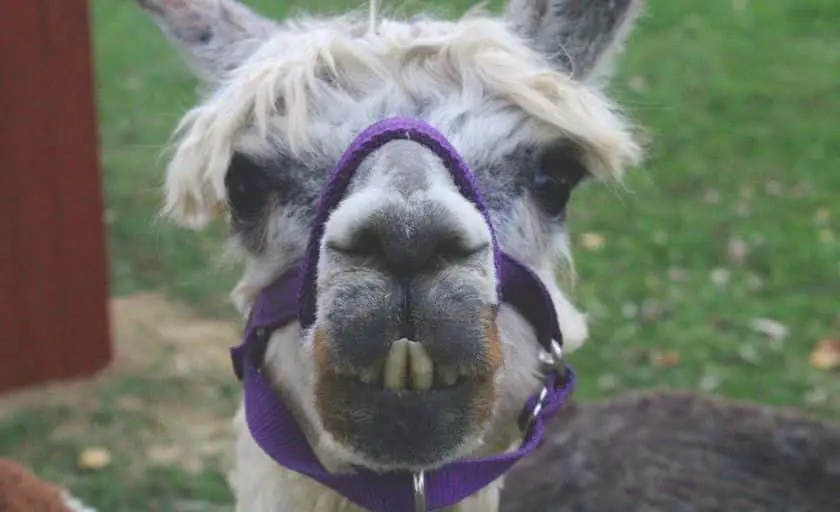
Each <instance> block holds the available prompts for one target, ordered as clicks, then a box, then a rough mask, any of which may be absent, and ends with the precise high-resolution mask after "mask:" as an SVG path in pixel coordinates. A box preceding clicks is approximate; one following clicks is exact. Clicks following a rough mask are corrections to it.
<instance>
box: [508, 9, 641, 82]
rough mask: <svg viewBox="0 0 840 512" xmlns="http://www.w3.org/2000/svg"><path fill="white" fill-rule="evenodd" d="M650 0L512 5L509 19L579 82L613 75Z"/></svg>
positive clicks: (524, 35) (518, 29)
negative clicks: (614, 64)
mask: <svg viewBox="0 0 840 512" xmlns="http://www.w3.org/2000/svg"><path fill="white" fill-rule="evenodd" d="M643 6H644V0H510V1H509V2H508V5H507V8H506V10H505V18H506V20H507V21H508V22H509V23H510V24H511V26H512V27H513V28H514V30H515V31H516V32H517V33H519V34H520V35H522V36H523V37H525V38H526V39H528V40H529V41H530V42H531V44H533V45H534V47H536V48H537V49H538V50H539V51H540V52H542V53H543V54H545V55H546V56H547V57H549V58H550V59H551V61H552V62H554V63H555V64H556V65H557V66H558V67H560V68H561V69H563V70H565V71H568V72H569V73H571V74H572V75H573V76H574V78H576V79H578V80H592V79H597V78H599V77H602V76H605V75H608V74H609V73H610V69H609V66H610V64H611V60H612V58H613V57H614V56H615V54H616V53H617V52H618V51H619V50H621V48H622V47H623V45H624V42H625V41H626V40H627V38H628V36H629V35H630V31H631V29H632V27H633V24H634V23H635V21H636V19H637V18H638V16H639V14H640V13H641V11H642V8H643Z"/></svg>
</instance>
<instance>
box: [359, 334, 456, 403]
mask: <svg viewBox="0 0 840 512" xmlns="http://www.w3.org/2000/svg"><path fill="white" fill-rule="evenodd" d="M345 376H346V377H350V378H353V379H355V380H357V381H358V382H360V383H362V384H365V385H367V386H371V387H376V388H381V389H384V390H387V391H391V392H395V393H406V392H417V393H423V392H429V391H443V390H453V389H455V388H458V387H461V386H463V385H464V384H466V383H467V382H468V380H469V379H470V375H468V374H466V373H462V372H460V371H459V369H458V368H456V367H452V366H446V365H441V364H437V365H436V364H435V363H434V361H433V360H432V358H431V356H430V355H429V353H428V351H427V350H426V349H425V348H424V347H423V345H422V344H421V343H419V342H417V341H413V340H409V339H406V338H401V339H398V340H396V341H394V342H393V343H392V344H391V348H390V350H389V351H388V354H387V355H386V356H385V358H384V359H383V360H382V361H380V362H379V363H377V364H375V365H372V366H370V367H367V368H365V369H363V370H362V371H360V372H353V373H351V374H349V375H345Z"/></svg>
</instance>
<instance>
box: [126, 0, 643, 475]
mask: <svg viewBox="0 0 840 512" xmlns="http://www.w3.org/2000/svg"><path fill="white" fill-rule="evenodd" d="M141 4H143V5H144V6H146V7H147V8H149V9H150V10H151V11H152V12H153V13H154V14H155V16H156V19H157V20H158V22H159V24H160V25H161V26H162V27H163V28H164V30H165V31H166V33H167V34H168V35H169V36H170V37H171V38H172V39H173V40H174V41H175V42H177V43H178V44H179V46H180V47H181V48H182V49H183V50H185V52H186V54H187V55H188V56H189V61H190V62H191V63H192V64H193V65H194V67H195V68H196V69H197V70H199V71H201V73H202V75H203V76H204V77H205V78H206V79H207V82H208V85H209V86H210V88H211V93H210V94H209V95H208V96H207V97H206V98H205V99H204V100H203V101H202V102H201V103H200V104H199V105H198V106H197V107H195V108H194V109H193V110H191V111H190V112H189V113H188V114H187V115H186V117H185V118H184V120H183V121H182V123H181V125H180V127H179V130H178V133H177V135H178V137H177V139H176V144H177V145H176V151H175V156H174V158H173V160H172V162H171V163H170V168H169V173H168V176H167V211H168V212H169V213H170V214H172V215H173V216H174V217H175V218H176V219H178V220H180V221H181V222H183V223H185V224H189V225H194V226H195V225H201V224H203V223H204V222H206V221H207V220H208V219H209V218H210V217H211V216H212V215H213V214H214V213H215V212H216V211H218V210H221V209H224V210H226V211H227V212H228V213H229V217H230V221H231V225H232V231H233V240H234V242H235V245H236V246H237V247H238V248H239V249H240V250H241V252H242V253H243V254H244V255H245V257H246V262H247V264H246V271H245V275H244V277H243V279H242V281H241V283H240V285H239V286H238V287H237V290H236V291H235V294H234V295H235V299H236V300H237V302H238V303H239V305H240V306H241V307H242V308H243V309H247V308H248V306H249V304H250V301H251V300H252V298H253V297H254V295H255V294H256V293H257V292H258V291H259V289H260V288H261V287H263V286H265V285H266V284H268V283H269V282H270V281H271V280H273V279H274V278H275V277H276V276H277V275H279V273H281V272H283V271H284V270H286V269H287V268H289V267H290V266H291V265H294V264H295V263H296V262H297V260H299V258H300V257H301V256H302V254H303V250H304V247H305V245H306V241H307V236H308V232H309V229H310V228H311V223H312V219H313V217H314V207H315V203H316V200H317V197H318V194H319V193H320V191H321V188H322V187H323V185H324V180H325V177H326V176H327V174H328V173H329V171H330V169H331V168H332V166H334V165H335V163H336V162H337V161H338V159H339V158H340V156H341V154H342V153H343V152H344V150H345V149H346V148H347V147H348V145H349V144H350V143H351V142H352V141H353V139H354V138H355V136H356V135H357V134H358V133H359V132H360V131H362V130H363V129H365V128H366V127H367V126H369V125H370V124H372V123H374V122H376V121H378V120H380V119H383V118H386V117H392V116H409V117H416V118H420V119H423V120H425V121H426V122H428V123H430V124H432V125H433V126H435V127H436V128H437V129H438V130H440V131H441V132H442V133H443V134H444V135H445V136H446V137H447V138H448V139H449V141H450V142H451V143H452V145H453V146H454V147H455V148H456V149H457V150H458V151H459V153H460V154H461V155H462V156H463V157H464V159H465V160H466V161H467V162H468V164H469V165H470V167H471V168H472V170H473V171H474V173H475V174H476V181H477V183H478V186H479V188H480V191H481V194H482V195H483V197H484V199H485V201H486V202H487V204H488V206H489V208H490V210H491V218H492V222H493V225H494V228H495V230H496V232H497V237H498V241H499V243H500V245H501V247H502V249H503V250H505V251H507V252H508V253H510V254H511V255H513V256H515V257H517V258H518V259H520V260H521V261H523V262H525V263H526V264H528V265H530V266H531V268H532V269H533V270H534V271H535V272H536V273H537V274H538V275H539V276H540V277H541V278H542V279H543V280H544V281H545V283H546V285H547V287H548V289H549V292H550V293H551V294H552V297H553V298H554V300H555V303H556V305H557V308H558V316H559V318H560V322H561V328H562V329H563V330H564V332H565V334H566V337H567V343H569V344H571V345H572V347H574V346H576V345H579V344H580V343H581V342H582V341H583V338H584V337H585V332H586V331H585V325H584V324H583V322H582V317H581V316H580V315H579V314H578V313H577V312H576V311H575V309H574V308H573V307H572V306H571V305H570V304H569V302H568V301H567V299H566V298H565V296H564V295H563V294H562V292H561V291H560V289H559V288H558V287H557V285H556V283H555V279H554V275H553V274H554V271H555V267H556V265H557V264H558V263H559V262H560V260H562V259H563V258H565V257H568V255H569V250H568V247H567V245H566V233H565V226H564V214H565V208H566V204H567V201H568V200H569V197H570V194H571V193H572V191H573V190H574V188H575V187H576V186H577V185H578V183H579V182H581V181H582V180H583V179H584V178H586V177H587V176H609V177H614V176H617V175H619V174H620V173H621V171H622V170H623V169H624V168H625V167H626V166H628V165H630V164H632V163H634V162H635V161H636V159H637V158H638V155H639V148H638V147H637V145H636V144H635V142H634V141H633V139H632V138H631V136H630V133H629V130H628V127H627V125H626V123H625V122H624V121H623V120H622V119H621V118H620V117H619V116H618V114H617V113H616V111H615V108H614V107H613V105H612V104H610V103H609V102H608V101H607V100H606V99H605V98H604V97H603V96H602V95H601V94H600V92H599V91H598V90H597V89H596V88H595V86H594V85H593V80H594V79H595V78H596V77H597V73H598V72H599V70H602V69H603V66H604V59H605V57H607V56H609V55H610V54H611V53H614V51H615V47H616V45H618V44H620V43H621V42H623V38H624V36H625V35H626V32H627V27H628V26H629V24H630V22H631V21H632V20H633V17H634V13H635V11H636V9H637V7H638V6H637V2H631V1H629V0H628V1H625V2H621V1H610V2H607V1H603V2H598V1H595V2H580V1H578V0H566V1H565V2H562V1H561V2H553V3H551V5H546V3H545V2H540V1H530V0H523V1H516V0H514V1H513V2H512V4H511V5H510V6H509V8H508V14H507V15H506V17H505V18H502V19H496V18H492V17H489V16H485V15H474V16H470V17H467V18H464V19H462V20H459V21H454V22H446V21H432V20H426V19H421V20H415V21H410V22H398V21H389V20H379V21H378V22H377V23H376V24H375V26H373V25H370V24H369V22H368V20H366V19H364V18H358V19H357V18H354V17H352V16H350V17H341V18H335V19H328V20H312V19H307V20H295V21H287V22H285V23H284V24H282V25H281V24H274V23H272V22H269V21H266V20H264V19H263V18H260V17H258V16H257V15H255V14H253V13H252V12H250V11H249V10H247V9H245V8H243V7H242V6H241V5H239V4H234V3H233V2H230V1H227V0H193V1H188V0H180V1H175V0H171V1H164V0H159V1H156V2H155V1H151V0H144V1H143V2H141ZM561 49H563V50H564V51H565V52H560V51H559V50H561ZM560 53H562V55H563V57H562V58H557V59H553V56H555V55H558V54H560ZM571 71H573V72H574V74H575V78H572V77H571V76H570V72H571ZM317 265H318V267H317V268H318V281H317V294H318V295H317V297H318V298H317V305H318V312H317V318H316V322H315V324H314V325H313V327H312V328H311V329H307V330H305V331H303V332H300V333H299V334H298V335H296V336H295V338H296V339H295V340H288V339H286V340H279V339H277V338H278V337H282V336H286V337H288V336H289V334H288V333H280V334H278V335H275V339H274V340H273V342H272V345H271V346H270V347H269V350H268V352H267V354H266V365H267V366H268V367H269V368H270V369H271V370H272V374H273V378H274V380H275V381H276V383H277V386H278V388H280V389H281V390H282V391H283V392H284V394H285V395H286V399H287V400H288V401H290V402H292V403H293V404H294V408H295V409H296V410H297V414H298V416H299V417H300V418H301V421H304V422H306V423H307V427H308V430H309V432H310V433H311V435H312V436H313V437H314V438H315V439H316V441H315V443H316V444H318V445H319V446H320V447H321V448H322V451H323V450H326V451H327V452H329V454H330V455H333V456H335V457H336V458H337V459H339V460H340V461H342V462H349V463H356V464H363V465H366V466H369V467H372V468H382V469H387V468H408V469H418V468H428V467H432V466H435V465H438V464H440V463H443V462H446V461H448V460H451V459H453V458H456V457H460V456H463V455H465V454H468V453H474V452H475V450H477V449H488V447H489V449H500V448H505V447H506V446H507V444H509V443H510V442H512V441H513V440H514V439H515V432H513V433H511V426H512V425H514V424H515V418H516V415H517V414H518V413H519V408H520V407H521V405H522V404H523V403H524V401H525V399H526V398H527V396H528V395H529V394H531V393H533V392H534V389H535V387H536V386H537V383H538V380H537V372H536V368H537V354H538V346H537V343H536V341H535V339H534V337H533V334H532V333H531V332H530V331H529V329H528V326H527V325H523V323H522V321H521V319H520V318H518V317H517V315H516V314H515V313H513V312H512V311H511V310H510V309H509V308H507V307H506V306H505V305H504V304H499V303H498V298H497V296H496V291H495V290H496V276H495V270H494V266H493V259H492V246H491V239H490V231H489V228H488V226H487V224H486V223H485V221H484V219H483V218H482V216H481V215H480V213H479V212H478V211H477V210H476V208H475V207H474V206H473V205H472V204H471V203H470V202H469V201H468V200H467V199H465V198H464V197H462V196H461V195H460V194H459V193H458V191H457V189H456V187H455V185H454V183H453V182H452V179H451V177H450V176H449V173H448V171H447V170H446V169H445V168H444V166H443V165H442V163H441V161H440V160H439V159H438V158H437V157H436V156H435V155H434V154H433V153H432V152H431V151H430V150H429V149H428V148H426V147H424V146H422V145H420V144H417V143H415V142H412V141H393V142H390V143H388V144H386V145H385V146H383V147H382V148H380V149H378V150H376V151H375V152H374V153H372V154H371V155H369V156H368V157H367V158H366V159H365V160H364V161H363V163H362V165H361V167H360V168H359V172H358V173H357V174H356V176H355V178H354V180H353V182H352V183H351V186H350V188H349V189H348V192H347V194H346V196H345V197H344V198H343V200H342V202H341V203H340V204H339V206H338V207H337V209H336V210H335V211H334V212H333V213H332V215H331V216H330V218H329V220H328V222H327V224H326V226H325V234H324V237H323V240H322V241H321V253H320V259H319V261H318V262H317Z"/></svg>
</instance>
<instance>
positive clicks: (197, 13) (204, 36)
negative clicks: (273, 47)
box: [137, 0, 277, 81]
mask: <svg viewBox="0 0 840 512" xmlns="http://www.w3.org/2000/svg"><path fill="white" fill-rule="evenodd" d="M137 3H138V4H139V5H140V7H142V8H144V9H146V10H147V11H149V13H150V14H151V16H152V18H153V19H154V21H155V23H157V25H158V27H160V29H161V30H162V31H163V33H164V34H166V36H167V37H168V38H169V40H170V41H171V42H172V43H173V44H174V45H175V46H176V47H177V48H178V50H179V51H180V52H181V54H182V55H183V56H184V59H185V60H186V61H187V63H188V64H189V65H190V67H191V68H192V69H193V70H194V71H195V72H196V73H197V74H198V75H199V76H200V77H201V78H204V79H205V80H210V81H212V80H214V79H216V78H217V77H219V76H220V75H222V74H223V73H224V72H226V71H228V70H230V69H231V68H234V67H236V66H237V65H239V64H240V63H241V62H242V61H243V60H244V59H245V58H247V57H248V56H249V55H250V54H251V53H253V52H254V51H255V50H256V49H257V47H259V45H260V44H261V43H262V42H263V41H265V40H266V39H267V38H268V37H269V36H270V35H271V34H272V33H273V32H274V31H276V30H277V24H276V23H274V22H273V21H271V20H268V19H266V18H263V17H262V16H260V15H258V14H256V13H255V12H253V11H251V10H250V9H248V8H247V7H245V6H243V5H242V4H240V3H239V2H236V1H235V0H137Z"/></svg>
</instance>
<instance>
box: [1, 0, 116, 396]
mask: <svg viewBox="0 0 840 512" xmlns="http://www.w3.org/2000/svg"><path fill="white" fill-rule="evenodd" d="M92 61H93V58H92V45H91V33H90V18H89V10H88V4H87V1H86V0H26V1H19V2H16V1H11V0H0V391H2V390H6V389H11V388H18V387H22V386H26V385H33V384H39V383H44V382H48V381H54V380H57V379H66V378H71V377H81V376H87V375H90V374H92V373H94V372H96V371H98V370H100V369H102V368H103V367H104V366H106V365H107V364H108V362H109V361H110V358H111V340H110V332H109V322H108V270H107V256H106V249H105V237H104V225H103V215H102V198H101V185H100V169H99V158H98V140H97V117H96V107H95V97H94V87H93V81H94V80H93V65H92Z"/></svg>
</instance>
